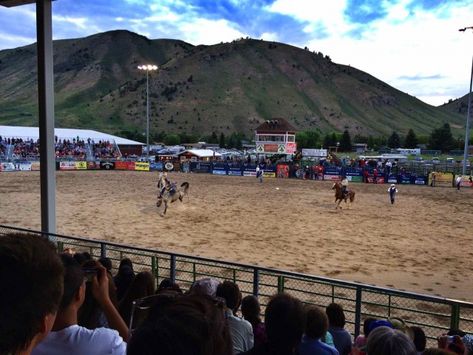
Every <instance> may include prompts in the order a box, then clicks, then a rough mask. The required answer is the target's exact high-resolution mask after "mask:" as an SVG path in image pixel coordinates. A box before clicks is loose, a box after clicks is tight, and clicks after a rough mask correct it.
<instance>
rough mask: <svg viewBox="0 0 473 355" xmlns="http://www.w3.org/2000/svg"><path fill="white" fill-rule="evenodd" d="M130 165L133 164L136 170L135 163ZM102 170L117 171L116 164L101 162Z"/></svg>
mask: <svg viewBox="0 0 473 355" xmlns="http://www.w3.org/2000/svg"><path fill="white" fill-rule="evenodd" d="M129 163H132V164H133V169H132V170H134V168H135V163H133V162H129ZM100 169H103V170H112V169H115V163H114V162H111V161H101V162H100Z"/></svg>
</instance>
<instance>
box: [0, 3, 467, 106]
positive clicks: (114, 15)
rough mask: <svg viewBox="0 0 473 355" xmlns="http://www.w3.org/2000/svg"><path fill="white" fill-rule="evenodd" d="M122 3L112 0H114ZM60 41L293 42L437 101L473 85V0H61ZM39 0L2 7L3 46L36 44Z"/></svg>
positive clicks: (57, 10)
mask: <svg viewBox="0 0 473 355" xmlns="http://www.w3.org/2000/svg"><path fill="white" fill-rule="evenodd" d="M112 3H113V5H110V4H112ZM53 4H54V5H53V21H54V22H53V26H54V27H53V31H54V38H55V39H63V38H77V37H83V36H87V35H90V34H94V33H97V32H103V31H108V30H112V29H128V30H130V31H133V32H136V33H139V34H142V35H145V36H147V37H149V38H152V39H155V38H174V39H181V40H184V41H186V42H189V43H192V44H194V45H197V44H215V43H219V42H222V41H223V42H229V41H232V40H234V39H236V38H240V37H247V36H249V37H252V38H258V39H259V38H262V39H265V40H270V41H278V42H284V43H289V44H292V45H295V46H298V47H301V48H303V47H305V46H307V47H308V48H309V49H310V50H315V51H320V52H323V53H324V54H327V55H329V56H330V57H331V58H332V60H333V61H334V62H337V63H341V64H349V65H351V66H354V67H356V68H358V69H361V70H364V71H366V72H368V73H370V74H372V75H374V76H375V77H377V78H379V79H381V80H383V81H385V82H387V83H389V84H390V85H392V86H394V87H396V88H398V89H400V90H402V91H405V92H407V93H409V94H410V95H413V96H416V97H417V98H419V99H421V100H423V101H425V102H427V103H430V104H432V105H440V104H442V103H444V102H446V101H448V100H449V99H452V98H457V97H460V96H463V95H465V94H466V93H467V92H468V88H469V78H470V70H471V58H472V55H473V30H469V31H467V32H459V31H458V29H460V28H463V27H467V26H473V0H114V1H111V0H95V1H92V0H89V1H85V0H58V1H55V2H54V3H53ZM34 10H35V6H34V5H26V6H20V7H17V8H11V9H7V8H3V7H0V49H5V48H15V47H19V46H22V45H26V44H30V43H33V42H35V36H36V28H35V13H34Z"/></svg>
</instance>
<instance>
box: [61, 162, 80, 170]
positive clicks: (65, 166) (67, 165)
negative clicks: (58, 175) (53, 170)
mask: <svg viewBox="0 0 473 355" xmlns="http://www.w3.org/2000/svg"><path fill="white" fill-rule="evenodd" d="M59 170H76V162H75V161H61V162H59Z"/></svg>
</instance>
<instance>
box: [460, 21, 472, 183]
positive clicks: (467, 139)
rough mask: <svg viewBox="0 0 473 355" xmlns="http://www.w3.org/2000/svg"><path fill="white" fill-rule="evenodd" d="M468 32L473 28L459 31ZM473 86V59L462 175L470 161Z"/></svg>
mask: <svg viewBox="0 0 473 355" xmlns="http://www.w3.org/2000/svg"><path fill="white" fill-rule="evenodd" d="M466 30H473V26H470V27H464V28H460V29H459V31H461V32H465V31H466ZM472 84H473V59H472V62H471V75H470V91H468V109H467V111H466V127H465V148H464V150H463V169H462V175H466V162H467V160H468V145H469V144H468V143H469V140H470V112H471V85H472Z"/></svg>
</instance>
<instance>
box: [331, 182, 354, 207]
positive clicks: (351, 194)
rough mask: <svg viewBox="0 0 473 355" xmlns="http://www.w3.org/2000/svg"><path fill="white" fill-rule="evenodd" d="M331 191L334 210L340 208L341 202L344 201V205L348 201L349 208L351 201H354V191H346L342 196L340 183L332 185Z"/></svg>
mask: <svg viewBox="0 0 473 355" xmlns="http://www.w3.org/2000/svg"><path fill="white" fill-rule="evenodd" d="M332 190H335V203H336V204H337V205H336V206H335V209H337V208H340V209H341V208H342V206H340V203H342V201H345V203H347V200H349V201H350V204H349V205H348V207H350V206H351V204H352V203H353V201H354V200H355V191H353V190H348V191H347V193H346V194H345V195H343V192H342V184H340V182H338V181H337V182H336V183H335V184H333V186H332ZM337 201H338V203H337Z"/></svg>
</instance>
